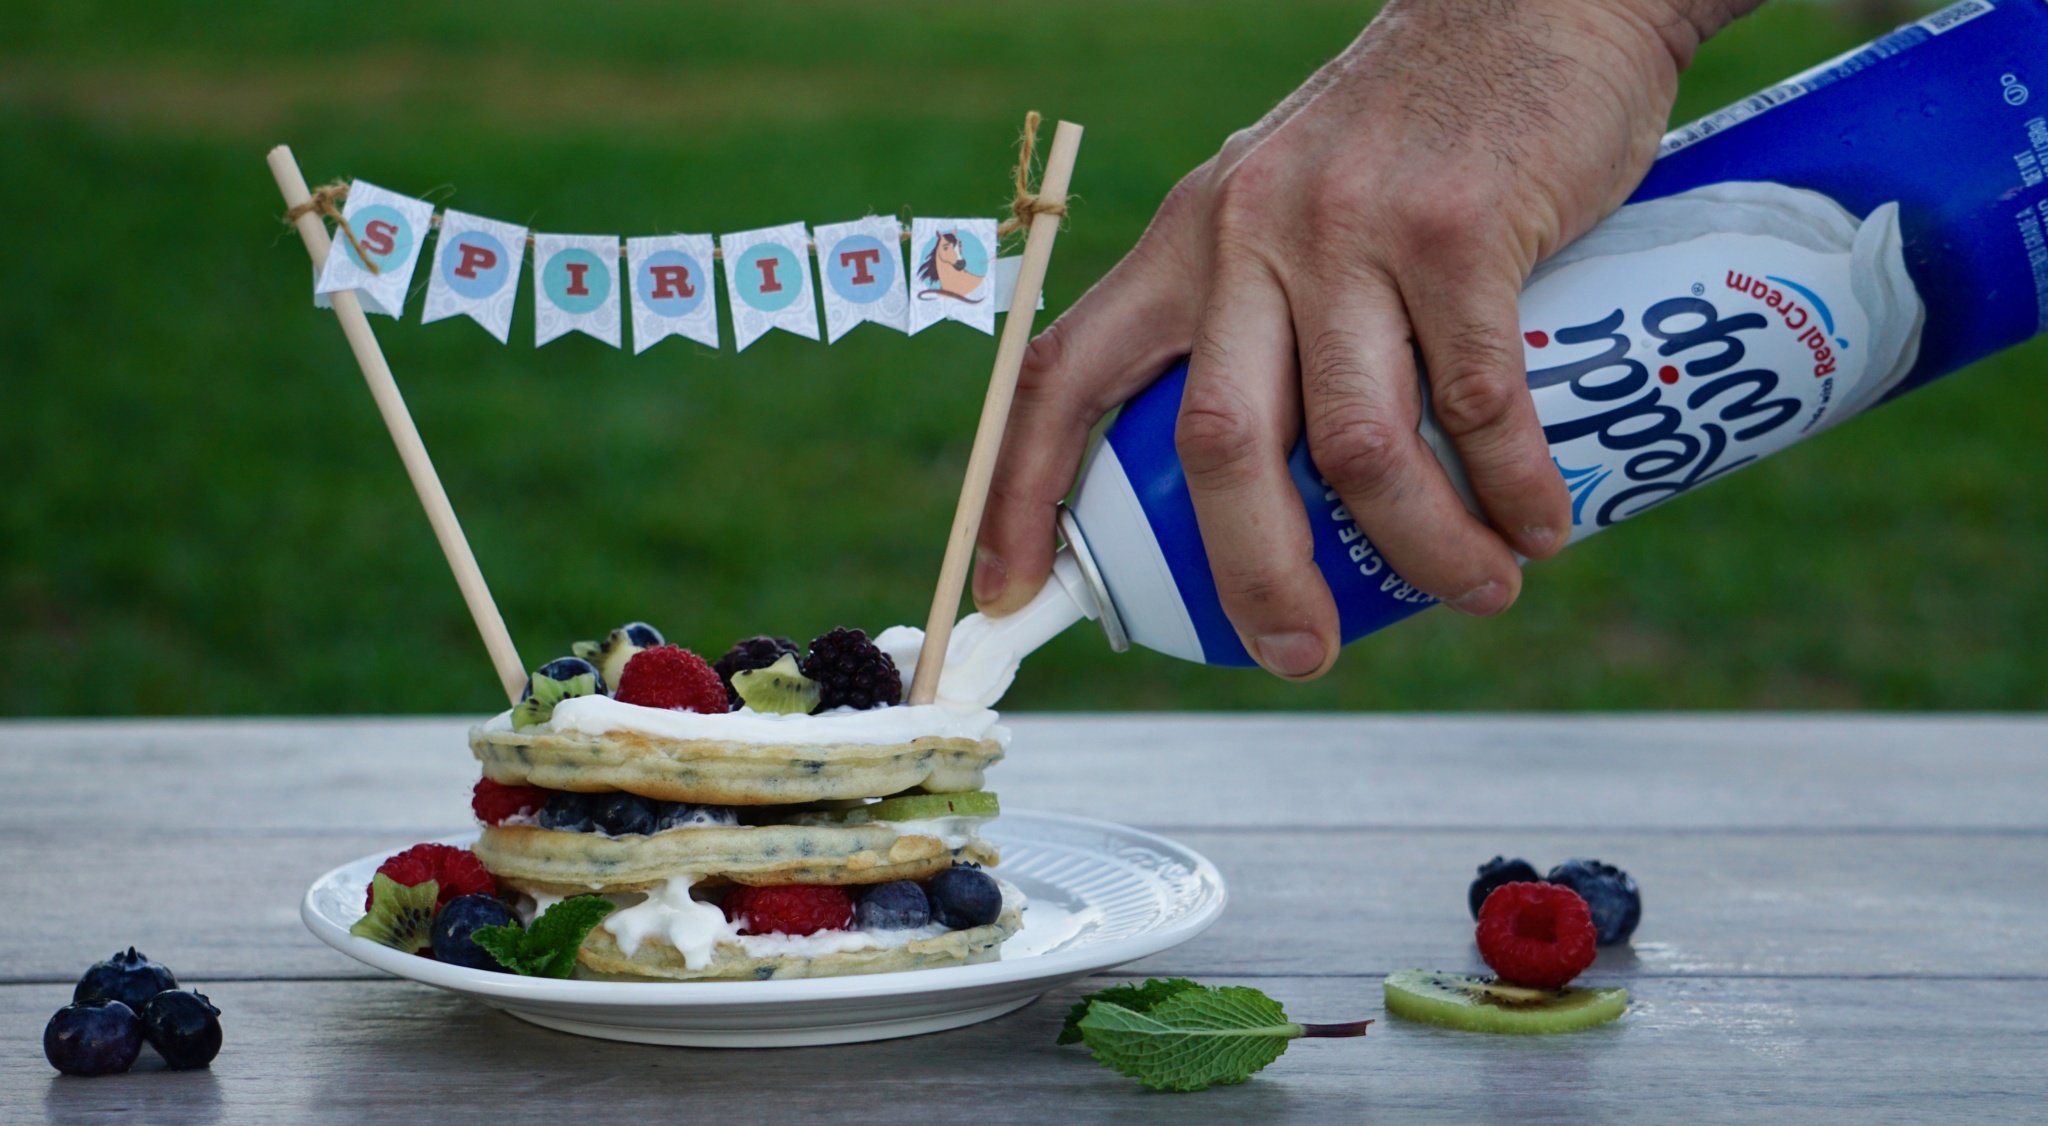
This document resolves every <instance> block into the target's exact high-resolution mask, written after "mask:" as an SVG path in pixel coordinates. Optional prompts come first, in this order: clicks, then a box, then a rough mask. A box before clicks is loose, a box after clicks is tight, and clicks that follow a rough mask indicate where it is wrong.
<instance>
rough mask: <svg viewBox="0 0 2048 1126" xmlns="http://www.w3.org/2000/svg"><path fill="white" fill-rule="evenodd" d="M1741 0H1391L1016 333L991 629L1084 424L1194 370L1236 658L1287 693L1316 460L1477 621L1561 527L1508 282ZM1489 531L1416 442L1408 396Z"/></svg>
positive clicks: (1037, 568) (1317, 644)
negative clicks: (1297, 468) (1018, 344)
mask: <svg viewBox="0 0 2048 1126" xmlns="http://www.w3.org/2000/svg"><path fill="white" fill-rule="evenodd" d="M1756 2H1759V0H1393V2H1392V3H1389V4H1388V5H1387V7H1386V9H1385V10H1384V11H1383V12H1382V13H1381V14H1380V16H1379V17H1378V18H1377V19H1375V20H1374V21H1373V22H1372V24H1371V25H1370V26H1368V27H1367V28H1366V29H1365V31H1364V33H1363V34H1361V35H1360V36H1359V38H1358V40H1357V41H1356V42H1354V43H1353V44H1352V45H1351V46H1350V47H1349V48H1348V49H1347V50H1345V52H1344V53H1343V54H1342V55H1340V56H1338V57H1337V58H1336V59H1335V60H1333V61H1332V62H1330V63H1329V64H1328V65H1326V66H1324V67H1323V68H1322V69H1321V70H1319V71H1318V72H1317V73H1316V74H1315V75H1314V76H1313V77H1311V78H1310V79H1309V81H1308V82H1307V83H1305V84H1304V85H1303V86H1302V87H1301V88H1300V89H1299V90H1297V91H1295V92H1294V93H1293V94H1292V95H1290V96H1289V97H1288V98H1287V100H1286V101H1284V102H1282V103H1281V104H1280V105H1279V106H1278V107H1276V108H1275V109H1274V110H1273V111H1272V112H1271V113H1269V114H1267V115H1266V117H1265V118H1264V119H1263V120H1261V121H1260V122H1259V123H1258V124H1257V125H1255V126H1253V127H1251V128H1250V129H1246V130H1244V131H1242V132H1239V133H1237V134H1235V135H1234V136H1232V137H1231V138H1230V139H1229V140H1228V141H1227V142H1226V143H1225V144H1224V146H1223V149H1222V151H1221V152H1219V153H1218V154H1217V155H1216V156H1215V157H1214V158H1213V159H1211V160H1210V161H1208V162H1207V163H1205V164H1203V165H1202V166H1201V167H1199V168H1197V169H1195V170H1194V171H1193V172H1191V173H1189V174H1188V176H1187V177H1186V178H1185V179H1183V180H1182V181H1181V182H1180V184H1179V185H1178V186H1176V187H1175V188H1174V189H1173V191H1172V192H1171V193H1170V194H1169V195H1168V196H1167V198H1166V201H1165V202H1164V203H1163V204H1162V205H1161V206H1160V208H1159V212H1158V214H1157V215H1156V216H1155V217H1154V219H1153V221H1152V224H1151V226H1150V228H1148V229H1147V230H1146V232H1145V235H1144V237H1143V238H1141V239H1140V240H1139V241H1138V244H1137V246H1136V247H1134V248H1133V249H1132V250H1131V252H1130V254H1129V255H1128V256H1126V257H1125V258H1124V260H1123V261H1122V262H1120V263H1119V264H1118V265H1117V266H1116V268H1115V269H1113V270H1111V271H1110V273H1109V274H1108V275H1107V276H1105V277H1104V278H1103V279H1102V281H1100V282H1099V283H1097V284H1096V285H1095V287H1094V288H1093V289H1091V290H1090V291H1089V292H1088V293H1087V295H1085V296H1084V297H1083V298H1082V299H1081V300H1080V301H1079V302H1077V303H1076V304H1075V305H1074V306H1073V307H1072V308H1071V309H1069V310H1068V311H1067V312H1066V313H1065V314H1064V315H1062V316H1061V317H1060V318H1059V319H1058V320H1057V321H1056V322H1054V323H1053V325H1052V326H1051V327H1050V328H1048V329H1047V330H1046V331H1045V332H1044V333H1043V334H1041V335H1040V336H1039V337H1038V338H1037V339H1035V340H1033V341H1032V344H1031V348H1030V351H1029V353H1028V355H1027V357H1026V359H1025V363H1024V370H1023V374H1022V377H1021V380H1020V382H1019V385H1018V389H1017V397H1016V400H1015V405H1014V407H1013V410H1012V413H1011V416H1010V421H1009V427H1008V430H1007V433H1006V436H1005V439H1004V443H1003V451H1002V456H1001V458H1000V460H999V463H998V466H997V470H996V475H995V481H994V484H993V486H992V489H991V492H990V497H989V505H988V509H987V513H986V515H985V517H984V519H983V521H982V526H981V534H980V543H979V554H978V558H977V561H976V565H975V571H974V596H975V601H976V603H977V604H979V605H980V606H981V607H982V608H983V609H984V610H987V611H989V612H991V613H1005V612H1008V611H1010V610H1014V609H1016V608H1017V607H1019V606H1021V605H1022V604H1023V603H1024V602H1025V601H1026V600H1028V599H1029V598H1030V597H1031V596H1032V595H1033V594H1034V593H1036V592H1037V590H1038V589H1039V587H1040V586H1041V585H1042V584H1043V582H1044V580H1045V578H1046V576H1047V575H1048V573H1049V572H1050V569H1051V564H1052V541H1053V535H1052V531H1053V522H1054V504H1055V503H1056V502H1057V501H1058V500H1059V499H1060V498H1061V497H1063V496H1065V495H1066V492H1067V490H1068V489H1069V487H1070V486H1071V485H1072V483H1073V480H1074V476H1075V472H1076V470H1077V468H1078V467H1079V465H1080V461H1081V458H1082V456H1083V454H1084V452H1085V446H1086V443H1087V437H1088V433H1089V429H1090V428H1091V427H1092V426H1093V425H1094V424H1095V423H1096V422H1097V421H1098V420H1100V419H1101V418H1102V416H1103V415H1104V414H1105V413H1107V412H1108V411H1109V410H1110V409H1111V408H1113V407H1114V406H1116V405H1117V404H1119V403H1121V402H1123V401H1124V400H1125V399H1127V398H1129V397H1130V396H1132V395H1134V394H1136V393H1137V392H1138V391H1139V390H1141V389H1142V388H1143V387H1144V386H1145V385H1147V384H1148V383H1149V382H1150V381H1151V380H1152V379H1153V378H1154V377H1156V376H1157V375H1158V374H1159V373H1160V372H1161V370H1163V369H1164V368H1165V366H1166V365H1167V364H1168V363H1169V362H1171V361H1172V360H1173V359H1174V358H1175V357H1177V356H1180V355H1183V354H1186V355H1189V356H1190V361H1189V371H1188V380H1187V389H1186V392H1185V395H1184V398H1183V400H1182V404H1181V413H1180V419H1179V426H1178V429H1177V432H1176V436H1175V439H1176V445H1177V447H1178V449H1179V453H1180V458H1181V462H1182V465H1183V467H1184V468H1185V470H1186V473H1187V479H1188V489H1189V493H1190V494H1191V497H1192V499H1193V501H1194V508H1195V514H1196V517H1197V520H1198V522H1199V524H1200V527H1201V531H1202V538H1203V541H1204V543H1205V545H1206V546H1207V548H1208V553H1209V562H1210V568H1211V570H1212V571H1213V572H1214V575H1215V578H1216V586H1217V592H1218V594H1219V595H1220V596H1221V599H1222V603H1223V607H1224V610H1225V612H1226V613H1228V615H1229V617H1230V620H1231V623H1232V624H1233V625H1234V626H1235V627H1236V628H1237V631H1238V633H1239V635H1240V636H1241V637H1242V638H1243V640H1244V643H1245V648H1246V649H1247V650H1248V651H1249V652H1250V653H1251V654H1252V656H1253V657H1254V658H1256V659H1257V660H1258V661H1259V663H1260V664H1262V665H1263V666H1265V667H1266V668H1267V669H1268V670H1270V671H1272V672H1274V673H1277V674H1279V675H1281V676H1286V677H1291V678H1298V679H1306V678H1312V677H1315V676H1319V675H1321V674H1322V673H1323V672H1325V671H1327V670H1328V669H1329V667H1330V666H1331V665H1332V664H1333V663H1334V662H1335V660H1336V656H1337V650H1338V646H1339V638H1338V623H1337V609H1336V605H1335V603H1334V602H1333V601H1332V598H1331V595H1330V591H1329V588H1328V586H1327V585H1326V584H1325V583H1324V581H1323V578H1322V575H1321V573H1320V572H1319V571H1318V570H1317V569H1316V565H1315V560H1314V556H1313V549H1312V544H1311V541H1310V534H1309V525H1308V518H1307V515H1306V514H1305V513H1304V511H1303V509H1302V505H1301V501H1300V497H1299V494H1298V493H1297V492H1296V490H1295V487H1294V485H1293V483H1292V481H1291V480H1290V478H1289V475H1288V470H1287V465H1286V461H1287V456H1288V453H1289V451H1290V449H1291V448H1292V446H1293V444H1294V442H1295V440H1296V436H1297V435H1298V434H1300V433H1301V432H1302V429H1303V427H1304V426H1306V432H1307V436H1308V445H1309V451H1310V453H1311V455H1312V456H1313V457H1314V460H1315V463H1316V466H1317V468H1318V469H1319V470H1320V471H1321V472H1322V474H1323V476H1324V477H1325V478H1326V479H1327V480H1328V481H1329V482H1330V483H1331V484H1332V485H1333V486H1334V487H1335V488H1336V489H1337V491H1338V493H1339V495H1340V496H1342V498H1343V499H1344V502H1345V504H1346V505H1347V506H1348V508H1349V509H1350V512H1351V514H1352V515H1353V517H1354V518H1355V519H1356V520H1357V521H1358V523H1359V526H1360V527H1361V528H1362V529H1363V530H1364V531H1365V533H1366V534H1367V535H1368V536H1369V537H1370V538H1371V540H1372V542H1373V544H1374V546H1375V547H1377V548H1378V549H1379V551H1380V553H1381V555H1383V556H1384V557H1385V558H1386V559H1387V561H1388V563H1389V564H1391V565H1392V567H1393V568H1394V570H1395V571H1397V572H1399V573H1400V575H1401V577H1402V578H1404V579H1406V580H1407V581H1408V582H1409V583H1411V584H1412V585H1414V586H1415V587H1417V588H1418V589H1420V590H1422V591H1424V592H1426V593H1429V594H1433V595H1435V596H1437V597H1439V598H1441V599H1443V600H1444V601H1445V602H1447V603H1449V604H1450V605H1451V606H1452V607H1453V608H1455V609H1457V610H1460V611H1462V612H1464V613H1468V614H1475V615H1487V614H1495V613H1498V612H1500V611H1501V610H1504V609H1506V608H1507V607H1508V606H1509V605H1510V604H1511V603H1512V602H1513V601H1514V600H1515V597H1516V595H1517V594H1518V593H1519V592H1520V589H1521V571H1520V568H1519V566H1518V565H1517V560H1516V558H1515V553H1516V552H1520V553H1521V554H1523V555H1525V556H1528V557H1530V558H1543V557H1545V556H1548V555H1550V554H1552V553H1553V552H1555V551H1557V550H1558V549H1559V548H1560V547H1562V546H1563V545H1564V543H1565V541H1566V539H1567V537H1568V536H1569V534H1570V530H1571V521H1570V503H1569V498H1568V495H1567V493H1566V490H1565V487H1564V483H1563V481H1562V480H1561V478H1560V476H1559V474H1558V472H1557V470H1556V468H1555V467H1554V466H1553V465H1552V464H1551V461H1550V454H1549V450H1548V447H1547V445H1546V443H1545V442H1544V439H1543V434H1542V428H1541V427H1540V425H1539V424H1538V423H1537V420H1536V412H1535V408H1534V406H1533V404H1532V402H1531V399H1530V396H1529V392H1528V388H1527V386H1526V383H1525V373H1524V370H1523V364H1522V342H1521V339H1520V328H1519V324H1518V319H1517V312H1516V304H1517V299H1518V296H1519V294H1520V291H1521V287H1522V283H1523V281H1524V279H1526V278H1527V276H1528V274H1529V271H1530V269H1531V268H1532V267H1534V266H1535V264H1536V263H1537V262H1538V261H1540V260H1541V259H1543V258H1545V257H1547V256H1548V255H1550V254H1553V253H1555V252H1556V251H1557V250H1559V249H1560V248H1562V247H1563V246H1564V245H1565V244H1567V243H1569V242H1570V241H1571V240H1572V239H1574V238H1576V237H1578V236H1579V235H1580V234H1582V233H1584V232H1585V231H1586V230H1587V229H1588V228H1590V227H1591V226H1592V225H1593V224H1595V223H1597V222H1598V221H1599V220H1600V219H1601V218H1603V217H1604V216H1606V215H1607V214H1608V213H1609V212H1611V211H1613V210H1614V209H1615V208H1616V207H1618V206H1620V204H1621V202H1622V201H1623V200H1624V199H1625V198H1627V196H1628V193H1629V192H1630V191H1632V190H1633V189H1634V187H1635V185H1636V184H1637V182H1638V181H1640V180H1641V179H1642V177H1643V175H1644V173H1645V172H1646V171H1647V170H1648V168H1649V165H1650V162H1651V160H1652V159H1653V158H1654V157H1655V155H1656V149H1657V141H1658V139H1659V137H1660V136H1661V135H1662V133H1663V131H1664V128H1665V125H1666V121H1667V118H1668V117H1669V114H1670V109H1671V102H1672V98H1673V95H1674V94H1675V92H1676V89H1677V82H1678V73H1679V71H1680V70H1681V69H1683V67H1684V66H1685V65H1687V64H1688V63H1689V62H1690V61H1691V57H1692V53H1693V51H1694V49H1695V48H1696V47H1697V46H1698V45H1699V43H1700V42H1702V41H1703V40H1704V39H1705V38H1706V37H1707V36H1708V35H1711V34H1712V33H1713V32H1714V31H1715V30H1718V29H1719V28H1720V27H1721V26H1723V25H1724V24H1726V23H1727V22H1728V20H1730V19H1732V18H1734V17H1735V16H1736V15H1738V14H1740V12H1741V11H1745V10H1747V9H1748V8H1749V7H1752V6H1754V4H1755V3H1756ZM1417 349H1419V351H1420V354H1421V358H1422V360H1423V361H1424V364H1425V366H1426V368H1427V372H1428V378H1429V385H1430V395H1431V399H1432V405H1433V408H1434V411H1435V414H1436V417H1437V419H1438V421H1439V422H1440V424H1441V426H1442V428H1443V430H1444V431H1445V433H1446V434H1447V435H1448V436H1449V438H1450V439H1451V441H1452V442H1453V444H1454V445H1455V446H1456V448H1457V451H1458V454H1459V456H1460V457H1461V459H1462V460H1463V462H1464V466H1465V469H1466V472H1467V474H1468V475H1469V478H1470V482H1471V487H1472V490H1473V492H1474V493H1475V495H1476V497H1477V500H1478V503H1479V505H1480V507H1481V508H1482V509H1483V512H1484V517H1485V520H1484V521H1482V520H1481V519H1479V518H1477V517H1475V516H1474V515H1472V514H1471V513H1470V512H1469V511H1467V509H1466V507H1465V504H1464V502H1463V501H1462V500H1461V498H1460V496H1459V493H1458V491H1457V490H1456V488H1455V487H1454V486H1453V485H1452V483H1451V481H1450V479H1449V477H1448V476H1447V474H1446V473H1445V471H1444V469H1443V467H1442V466H1441V465H1440V464H1439V463H1438V461H1437V460H1436V458H1435V456H1434V455H1433V454H1432V453H1431V452H1430V450H1429V448H1428V446H1427V445H1426V444H1425V443H1424V442H1423V440H1422V438H1421V437H1420V436H1419V435H1418V434H1417V432H1416V427H1417V425H1418V422H1419V419H1420V412H1421V393H1420V389H1419V386H1418V380H1417V371H1416V362H1415V353H1416V350H1417Z"/></svg>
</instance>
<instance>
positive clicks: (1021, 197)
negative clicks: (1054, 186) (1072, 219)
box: [996, 110, 1067, 239]
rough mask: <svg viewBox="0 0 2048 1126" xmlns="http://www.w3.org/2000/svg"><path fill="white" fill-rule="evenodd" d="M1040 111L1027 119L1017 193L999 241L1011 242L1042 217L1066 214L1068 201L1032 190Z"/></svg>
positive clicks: (1020, 143) (1019, 147) (1019, 157)
mask: <svg viewBox="0 0 2048 1126" xmlns="http://www.w3.org/2000/svg"><path fill="white" fill-rule="evenodd" d="M1038 122H1039V116H1038V111H1037V110H1032V111H1031V112H1029V113H1027V114H1025V115H1024V135H1023V136H1022V137H1021V138H1020V139H1019V140H1018V142H1017V193H1016V195H1015V196H1013V197H1011V199H1010V217H1009V218H1008V219H1005V220H1003V222H1002V225H1001V226H999V227H997V228H996V237H997V238H999V239H1001V238H1008V237H1010V236H1011V235H1013V234H1016V233H1017V232H1018V231H1021V230H1023V229H1024V228H1026V227H1028V226H1030V225H1031V221H1032V220H1033V219H1036V218H1037V217H1039V216H1040V215H1061V216H1064V215H1065V214H1066V213H1067V202H1066V201H1065V200H1063V199H1062V200H1050V199H1045V198H1042V197H1041V196H1040V195H1039V194H1038V193H1037V192H1035V191H1032V190H1031V159H1032V157H1033V156H1034V155H1036V153H1037V149H1038Z"/></svg>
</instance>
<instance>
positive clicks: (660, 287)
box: [626, 235, 718, 355]
mask: <svg viewBox="0 0 2048 1126" xmlns="http://www.w3.org/2000/svg"><path fill="white" fill-rule="evenodd" d="M626 277H627V279H628V280H627V283H626V285H627V288H628V289H629V290H630V291H631V292H632V294H633V353H634V355H638V354H640V353H641V352H645V351H646V350H648V349H649V348H652V347H653V346H654V345H655V344H656V343H658V342H659V341H661V340H663V339H665V338H666V337H669V336H685V337H688V338H689V339H691V340H694V341H696V342H697V343H699V344H708V345H710V346H711V347H713V348H716V347H718V299H717V297H716V296H714V295H713V289H714V288H715V287H714V285H713V283H712V278H711V236H710V235H661V236H657V237H654V238H629V239H627V240H626Z"/></svg>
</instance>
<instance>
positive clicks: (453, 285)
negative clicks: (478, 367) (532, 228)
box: [420, 207, 526, 344]
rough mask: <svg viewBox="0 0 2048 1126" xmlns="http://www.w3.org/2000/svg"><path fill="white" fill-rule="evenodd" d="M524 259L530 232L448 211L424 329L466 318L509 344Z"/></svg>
mask: <svg viewBox="0 0 2048 1126" xmlns="http://www.w3.org/2000/svg"><path fill="white" fill-rule="evenodd" d="M525 258H526V228H525V227H521V226H517V225H515V224H512V223H500V222H498V221H497V220H495V219H486V218H484V217H483V216H481V215H471V214H469V213H467V212H463V211H457V210H455V209H454V208H452V207H451V208H449V209H448V210H446V211H443V212H442V213H441V238H440V241H439V242H437V243H435V244H434V266H433V269H432V270H430V271H429V272H428V274H427V304H426V307H425V308H423V309H421V310H420V323H421V324H431V323H432V322H434V321H438V320H442V319H443V318H446V317H454V316H468V317H469V318H470V319H471V320H474V321H475V322H476V323H478V324H480V325H482V326H484V329H485V331H487V332H489V333H490V334H491V335H492V336H495V337H497V338H498V343H500V344H503V343H506V342H507V341H508V340H509V339H511V336H512V306H513V304H514V303H515V302H516V301H517V300H518V298H519V265H520V263H521V262H522V261H524V260H525Z"/></svg>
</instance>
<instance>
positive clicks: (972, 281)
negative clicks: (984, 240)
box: [917, 231, 983, 305]
mask: <svg viewBox="0 0 2048 1126" xmlns="http://www.w3.org/2000/svg"><path fill="white" fill-rule="evenodd" d="M917 280H918V281H920V282H923V283H924V285H925V287H926V288H923V289H920V290H918V291H917V299H918V300H919V301H933V300H936V299H938V298H941V297H950V298H952V299H953V300H955V301H962V302H965V303H967V304H969V305H979V304H981V302H982V300H983V299H982V298H980V297H974V296H970V295H971V294H973V293H974V292H975V291H976V290H978V289H980V288H981V280H982V275H981V274H977V273H974V272H973V271H971V270H969V269H968V268H967V254H966V252H965V251H963V250H962V249H961V247H960V234H959V232H957V231H941V232H939V237H938V238H937V239H934V240H933V241H932V249H931V253H929V254H927V255H925V256H924V261H923V262H921V263H919V264H918V267H917Z"/></svg>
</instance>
